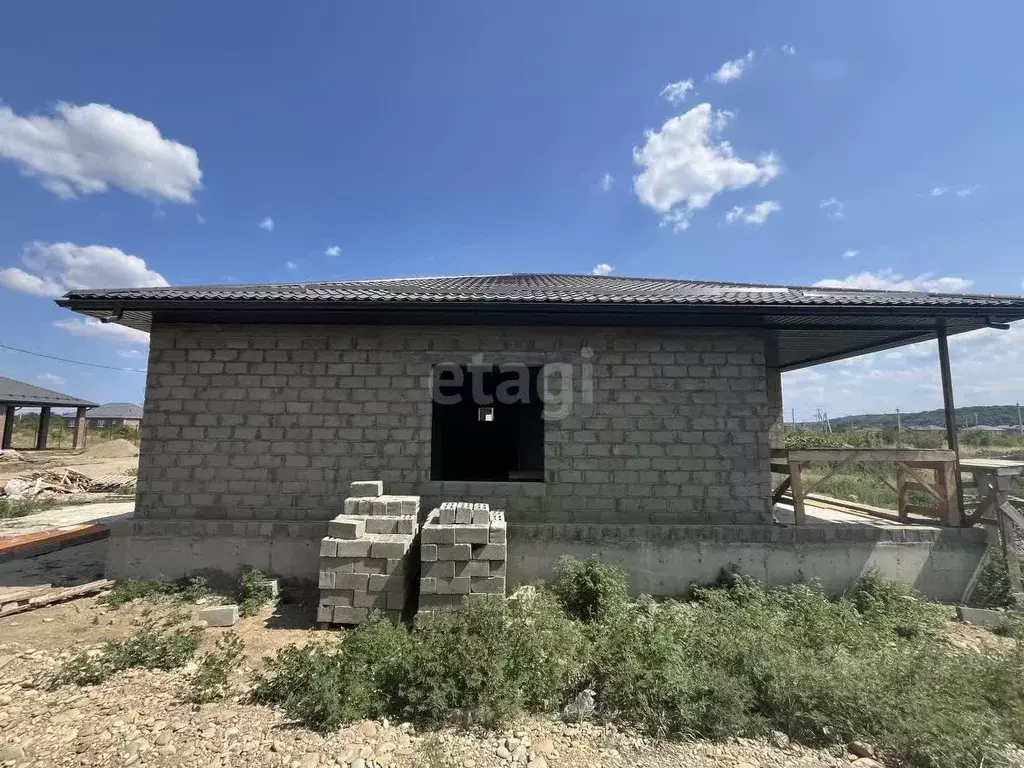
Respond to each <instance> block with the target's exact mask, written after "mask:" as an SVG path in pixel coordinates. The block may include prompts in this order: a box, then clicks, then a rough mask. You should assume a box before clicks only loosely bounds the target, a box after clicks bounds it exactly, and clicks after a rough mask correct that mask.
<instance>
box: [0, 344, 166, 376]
mask: <svg viewBox="0 0 1024 768" xmlns="http://www.w3.org/2000/svg"><path fill="white" fill-rule="evenodd" d="M0 349H9V350H11V351H12V352H21V353H22V354H24V355H35V356H36V357H45V358H46V359H47V360H59V361H60V362H62V363H73V364H75V365H87V366H89V367H90V368H106V369H107V370H108V371H128V372H130V373H145V372H146V369H145V368H120V367H118V366H116V365H100V364H99V363H87V362H85V361H84V360H69V359H68V358H66V357H57V356H56V355H44V354H43V353H42V352H33V351H31V350H29V349H18V348H17V347H11V346H9V345H7V344H0Z"/></svg>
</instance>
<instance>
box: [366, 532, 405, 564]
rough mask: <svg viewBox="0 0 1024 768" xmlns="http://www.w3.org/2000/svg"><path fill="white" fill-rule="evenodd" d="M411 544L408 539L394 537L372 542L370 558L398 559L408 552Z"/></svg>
mask: <svg viewBox="0 0 1024 768" xmlns="http://www.w3.org/2000/svg"><path fill="white" fill-rule="evenodd" d="M411 544H412V539H411V538H409V537H401V538H398V537H396V538H395V539H384V540H379V539H375V540H373V545H372V546H371V547H370V556H371V557H374V558H377V557H380V558H384V559H389V558H391V559H398V558H402V557H404V556H405V553H406V552H408V551H409V546H410V545H411Z"/></svg>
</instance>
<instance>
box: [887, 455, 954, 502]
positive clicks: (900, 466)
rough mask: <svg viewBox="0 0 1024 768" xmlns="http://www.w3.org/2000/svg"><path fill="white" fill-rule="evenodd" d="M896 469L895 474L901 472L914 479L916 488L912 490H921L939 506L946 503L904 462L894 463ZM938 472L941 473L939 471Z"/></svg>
mask: <svg viewBox="0 0 1024 768" xmlns="http://www.w3.org/2000/svg"><path fill="white" fill-rule="evenodd" d="M896 469H897V472H898V471H899V470H903V471H904V472H906V473H907V474H908V475H910V476H911V477H912V478H914V480H916V481H917V482H916V483H915V486H916V487H915V488H914V490H922V491H924V492H925V493H927V494H928V495H930V496H931V497H932V498H933V499H935V500H936V501H937V502H939V503H941V504H944V503H945V502H946V499H944V498H943V497H942V496H940V495H939V494H938V492H937V491H936V490H935V489H934V488H932V487H931V486H930V485H929V484H928V481H927V480H925V479H924V478H923V477H921V476H920V475H919V474H917V472H915V471H914V470H913V469H911V468H910V467H908V466H907V465H906V464H905V463H904V462H902V461H897V462H896ZM940 472H941V470H940ZM896 484H897V485H899V482H898V478H897V483H896Z"/></svg>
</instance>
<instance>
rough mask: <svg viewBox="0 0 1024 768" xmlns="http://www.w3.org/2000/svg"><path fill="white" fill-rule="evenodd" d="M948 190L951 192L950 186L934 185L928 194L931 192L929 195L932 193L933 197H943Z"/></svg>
mask: <svg viewBox="0 0 1024 768" xmlns="http://www.w3.org/2000/svg"><path fill="white" fill-rule="evenodd" d="M947 192H949V187H932V188H931V189H930V190H929V191H928V194H929V195H930V196H931V197H942V196H943V195H944V194H946V193H947Z"/></svg>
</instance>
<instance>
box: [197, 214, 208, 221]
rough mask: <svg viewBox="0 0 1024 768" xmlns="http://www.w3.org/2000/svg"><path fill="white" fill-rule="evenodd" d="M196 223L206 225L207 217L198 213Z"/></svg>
mask: <svg viewBox="0 0 1024 768" xmlns="http://www.w3.org/2000/svg"><path fill="white" fill-rule="evenodd" d="M196 221H197V222H198V223H199V224H205V223H206V217H205V216H203V214H201V213H197V214H196Z"/></svg>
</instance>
